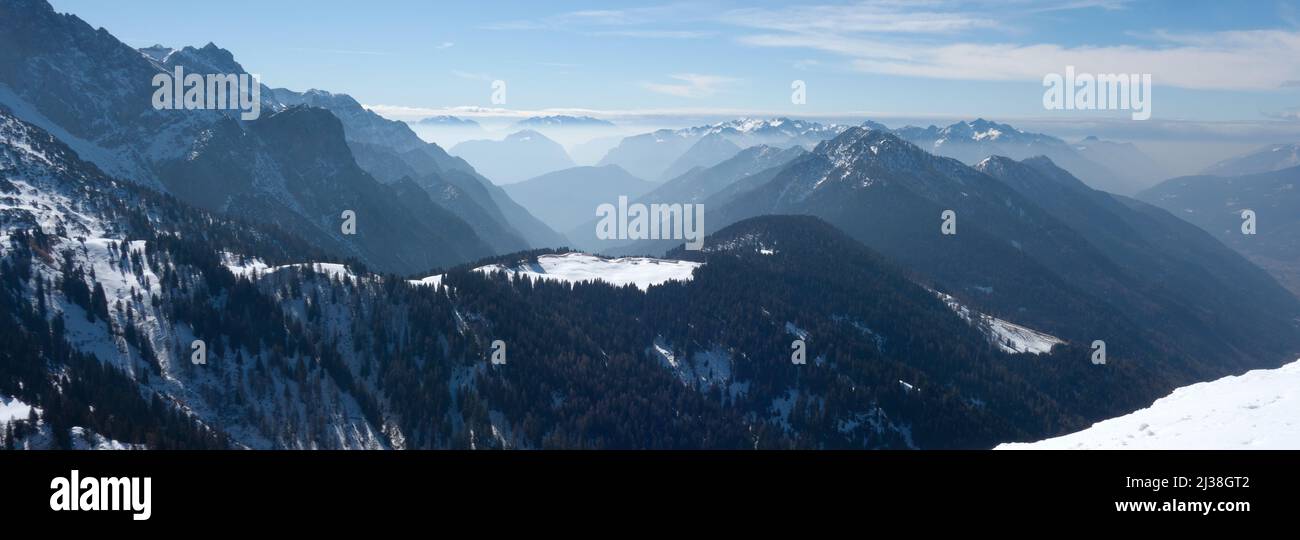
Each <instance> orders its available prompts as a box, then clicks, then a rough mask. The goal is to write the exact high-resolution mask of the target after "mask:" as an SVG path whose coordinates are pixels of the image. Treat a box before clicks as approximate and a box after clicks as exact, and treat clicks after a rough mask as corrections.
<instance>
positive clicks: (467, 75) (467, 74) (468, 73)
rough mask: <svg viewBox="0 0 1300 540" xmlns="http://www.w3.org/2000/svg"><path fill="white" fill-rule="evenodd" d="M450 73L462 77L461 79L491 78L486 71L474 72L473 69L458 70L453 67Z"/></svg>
mask: <svg viewBox="0 0 1300 540" xmlns="http://www.w3.org/2000/svg"><path fill="white" fill-rule="evenodd" d="M451 74H452V75H455V76H457V77H460V78H462V79H466V80H470V81H490V80H492V77H490V76H488V74H486V73H479V72H474V71H462V70H459V69H453V70H451Z"/></svg>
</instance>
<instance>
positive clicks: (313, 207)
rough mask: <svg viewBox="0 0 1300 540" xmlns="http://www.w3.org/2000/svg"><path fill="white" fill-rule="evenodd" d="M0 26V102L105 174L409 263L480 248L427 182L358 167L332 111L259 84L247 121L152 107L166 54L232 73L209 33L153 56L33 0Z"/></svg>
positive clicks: (341, 248) (377, 260)
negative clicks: (350, 218) (346, 216)
mask: <svg viewBox="0 0 1300 540" xmlns="http://www.w3.org/2000/svg"><path fill="white" fill-rule="evenodd" d="M0 34H3V35H4V36H5V46H4V47H0V104H4V105H5V106H7V107H9V109H10V110H11V111H12V112H13V113H14V114H15V115H16V116H17V117H19V118H22V119H24V120H27V121H29V122H32V123H33V124H35V125H37V126H40V127H41V128H42V129H44V130H46V131H47V132H49V133H52V134H54V135H55V136H56V137H58V138H59V139H60V140H61V141H64V142H66V143H67V144H68V145H69V146H71V147H72V148H73V149H74V150H76V152H77V153H78V155H80V156H81V157H82V158H83V159H86V160H88V161H91V162H93V163H95V164H96V165H97V166H98V167H99V168H100V169H102V170H104V171H105V172H107V173H108V174H110V175H112V176H114V177H115V178H119V179H122V180H125V181H130V182H135V183H138V184H140V185H142V186H146V187H150V188H154V189H158V190H162V191H166V192H168V193H170V194H172V195H175V196H176V197H178V198H180V199H181V200H183V201H185V202H187V203H189V204H192V205H195V206H198V207H201V208H204V209H207V210H211V211H215V212H221V213H225V214H228V215H231V216H237V217H239V218H241V219H246V220H249V221H254V222H261V223H270V224H274V225H275V226H277V227H280V228H283V229H286V230H289V231H292V232H293V233H294V234H295V235H298V236H300V237H301V238H304V239H306V240H308V241H309V242H312V243H313V244H315V245H317V246H319V247H320V248H322V249H325V250H327V251H329V252H331V253H333V254H335V255H337V256H339V257H353V258H356V259H358V260H362V261H365V262H366V263H368V264H370V265H373V266H374V267H375V268H377V269H384V270H389V271H398V272H402V271H410V272H414V271H420V270H423V269H428V268H430V267H434V266H443V265H451V264H457V263H461V262H465V261H468V260H473V259H476V258H479V257H482V256H485V255H489V254H492V253H493V250H492V248H491V247H490V246H488V245H487V244H486V243H485V242H484V241H483V240H482V239H481V238H479V237H478V236H477V234H476V233H475V232H474V230H473V227H471V226H470V225H469V224H467V223H465V222H464V221H463V220H462V219H460V218H459V217H458V216H456V215H455V214H453V213H451V212H450V211H448V210H446V209H444V208H440V207H439V206H438V205H437V204H435V203H434V202H433V201H432V200H431V199H430V198H429V197H428V196H427V195H425V196H423V197H412V196H406V197H401V198H399V197H398V195H397V193H396V192H395V190H394V189H393V188H392V187H391V186H387V185H384V184H382V183H380V182H378V181H376V180H375V179H374V178H373V177H372V176H371V175H369V174H368V173H367V171H366V170H365V169H364V168H362V167H360V166H359V165H358V164H357V159H356V158H355V157H354V155H353V153H352V149H351V148H350V147H349V146H348V142H347V139H346V135H345V134H346V131H345V129H344V127H343V126H342V125H341V123H340V122H339V120H338V118H337V117H335V116H333V114H332V113H331V112H326V111H323V110H321V109H315V108H309V107H304V106H301V105H299V106H292V104H286V103H281V102H279V101H277V100H276V99H275V96H274V93H273V92H271V91H269V90H267V89H265V88H263V90H266V91H265V92H263V93H262V96H261V98H262V111H261V113H262V114H261V116H260V118H258V119H257V120H253V121H244V120H242V119H241V118H240V116H239V111H237V110H156V109H155V108H154V107H153V105H152V99H151V98H152V95H153V91H154V88H153V86H152V80H153V77H154V76H155V75H158V74H160V73H161V74H166V73H171V68H172V67H176V66H183V67H184V68H185V69H186V71H187V72H189V73H192V74H193V73H213V72H221V73H244V69H243V68H242V66H240V65H239V64H238V63H237V62H236V61H235V60H234V57H233V55H231V54H230V53H229V51H225V50H223V49H220V48H219V47H217V46H216V45H213V44H208V45H206V46H204V47H200V48H194V47H185V48H182V49H180V50H175V51H172V52H170V53H168V54H166V55H165V56H162V59H161V60H158V59H157V58H155V56H158V52H157V51H152V52H151V53H150V54H153V55H154V56H150V54H146V53H144V52H141V51H138V50H136V49H133V48H131V47H129V46H127V45H125V44H123V43H122V42H120V41H118V40H117V39H116V38H114V37H113V36H112V35H111V34H109V33H108V32H107V31H99V30H95V29H93V28H91V27H90V25H88V24H86V23H85V22H84V21H82V20H81V19H79V18H77V17H75V16H73V15H63V14H59V13H56V12H55V11H54V9H53V8H52V7H51V6H50V5H49V4H47V3H45V2H43V1H40V0H12V1H7V2H4V3H3V4H0ZM319 97H321V98H322V99H324V98H326V97H329V96H319ZM333 97H334V98H338V99H342V98H339V97H338V96H333ZM357 109H360V108H359V107H358V108H357ZM344 211H352V212H354V213H355V215H356V216H357V217H358V218H359V220H360V226H358V227H357V229H356V235H346V234H344V233H343V231H342V230H341V227H340V224H341V221H342V219H341V217H340V216H341V215H342V213H343V212H344Z"/></svg>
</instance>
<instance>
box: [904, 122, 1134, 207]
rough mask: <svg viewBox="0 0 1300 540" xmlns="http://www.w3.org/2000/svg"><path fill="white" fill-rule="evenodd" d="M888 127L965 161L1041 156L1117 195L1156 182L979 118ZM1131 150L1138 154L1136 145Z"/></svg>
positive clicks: (1096, 149)
mask: <svg viewBox="0 0 1300 540" xmlns="http://www.w3.org/2000/svg"><path fill="white" fill-rule="evenodd" d="M893 131H894V133H895V134H897V135H898V136H899V137H902V138H903V139H906V140H907V141H909V142H911V143H913V144H916V145H917V146H920V147H921V148H924V149H925V150H926V151H928V152H930V153H933V154H935V155H940V156H947V157H952V158H956V159H958V160H961V161H962V162H963V163H966V164H967V165H974V164H976V163H979V162H980V161H982V160H983V159H984V158H987V157H989V156H1006V157H1009V158H1012V159H1026V158H1031V157H1035V156H1045V157H1047V158H1049V159H1051V160H1052V161H1053V162H1054V163H1056V164H1057V165H1058V166H1060V167H1062V168H1064V169H1065V170H1067V171H1070V173H1071V174H1073V175H1074V176H1076V177H1078V178H1079V179H1080V180H1083V181H1084V183H1086V184H1088V185H1089V186H1091V187H1093V188H1094V189H1100V190H1103V191H1108V192H1111V193H1119V194H1121V195H1130V194H1133V193H1136V192H1137V191H1138V190H1139V189H1141V188H1142V187H1145V186H1149V185H1151V184H1152V183H1154V182H1155V181H1156V178H1150V177H1145V176H1143V175H1144V172H1143V171H1140V170H1131V169H1128V168H1123V167H1117V168H1112V167H1110V165H1111V164H1112V163H1113V162H1112V161H1102V162H1099V161H1094V160H1092V159H1089V158H1088V157H1085V155H1084V154H1083V153H1081V151H1080V149H1078V148H1076V147H1075V146H1072V145H1070V144H1069V143H1066V142H1065V141H1063V140H1061V139H1058V138H1056V137H1052V136H1050V135H1044V134H1041V133H1031V132H1027V131H1023V130H1020V129H1017V128H1015V127H1013V126H1010V125H1007V124H1000V123H997V122H992V121H989V120H985V119H983V118H978V119H975V120H972V121H961V122H956V123H953V124H951V125H948V126H945V127H938V126H933V125H931V126H929V127H925V128H920V127H915V126H906V127H901V128H898V129H895V130H893ZM1110 148H1111V147H1109V146H1105V145H1092V146H1087V145H1085V146H1084V149H1091V152H1092V153H1093V154H1094V155H1107V153H1106V152H1105V150H1108V149H1110ZM1130 150H1131V152H1137V150H1136V148H1133V149H1130ZM1131 152H1130V154H1131ZM1138 153H1139V154H1140V152H1138ZM1130 157H1131V156H1130ZM1103 163H1104V164H1103ZM1116 165H1122V164H1116Z"/></svg>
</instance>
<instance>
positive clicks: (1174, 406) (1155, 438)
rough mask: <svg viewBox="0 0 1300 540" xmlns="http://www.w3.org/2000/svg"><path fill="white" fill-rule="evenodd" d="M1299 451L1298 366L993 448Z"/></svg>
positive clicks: (1178, 393) (1181, 392)
mask: <svg viewBox="0 0 1300 540" xmlns="http://www.w3.org/2000/svg"><path fill="white" fill-rule="evenodd" d="M1298 448H1300V360H1296V361H1295V362H1292V363H1290V364H1287V365H1285V366H1282V367H1280V368H1277V369H1256V370H1253V371H1248V372H1246V373H1245V374H1243V375H1237V376H1228V377H1224V378H1222V379H1218V380H1215V381H1210V382H1203V383H1197V384H1193V385H1190V386H1184V387H1182V388H1179V389H1177V390H1174V391H1173V393H1171V394H1169V395H1168V396H1165V397H1163V398H1160V399H1157V400H1156V401H1155V403H1152V404H1151V406H1150V407H1147V408H1145V409H1142V410H1139V411H1135V412H1133V413H1130V414H1126V415H1124V416H1120V417H1117V418H1112V419H1110V420H1105V421H1102V422H1098V423H1096V424H1093V425H1092V427H1090V428H1088V429H1085V430H1083V431H1078V432H1075V433H1071V434H1069V435H1064V436H1061V437H1056V438H1053V439H1046V440H1042V441H1038V442H1032V443H1007V444H1002V445H999V446H998V447H997V449H998V450H1066V449H1075V450H1115V449H1130V450H1218V449H1232V450H1276V449H1292V450H1294V449H1298Z"/></svg>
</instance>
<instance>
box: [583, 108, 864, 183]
mask: <svg viewBox="0 0 1300 540" xmlns="http://www.w3.org/2000/svg"><path fill="white" fill-rule="evenodd" d="M844 129H845V126H835V125H831V126H825V125H822V124H818V123H816V122H807V121H803V120H791V119H789V118H776V119H772V120H759V119H740V120H733V121H728V122H722V123H718V124H713V125H708V126H698V127H691V128H684V129H675V130H674V129H661V130H658V131H655V132H653V133H645V134H641V135H634V136H631V137H626V138H624V139H623V140H622V141H621V142H620V143H619V144H618V146H615V147H614V148H613V149H611V150H610V151H609V152H608V153H606V154H605V157H604V158H602V159H601V160H600V164H601V165H618V166H620V167H623V168H624V169H626V170H627V171H628V172H630V173H632V174H634V175H636V176H638V177H640V178H650V179H662V178H664V177H665V176H669V177H670V176H671V175H673V174H674V173H676V174H680V173H682V172H685V171H686V170H687V169H689V168H690V167H693V166H696V165H703V164H706V163H719V162H721V161H723V160H725V159H727V158H728V157H731V155H732V154H734V153H735V152H734V151H732V150H733V149H739V148H748V147H750V146H755V145H759V144H766V145H769V146H780V147H789V146H807V147H811V146H813V145H816V144H817V143H819V142H821V141H822V140H825V139H828V138H831V137H833V136H835V135H836V134H837V133H839V132H841V131H843V130H844ZM710 136H712V137H710ZM705 138H709V141H710V142H708V143H706V145H705V146H704V147H702V148H700V149H698V150H697V151H695V152H691V149H692V148H693V147H694V146H695V145H696V144H697V143H698V142H700V141H701V140H702V139H705ZM723 141H726V142H727V143H730V144H725V143H724V142H723ZM688 152H689V153H691V154H693V155H692V156H690V157H688V158H687V159H686V161H685V162H683V163H681V164H675V162H677V160H679V159H681V158H682V157H683V156H684V155H686V154H688Z"/></svg>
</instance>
